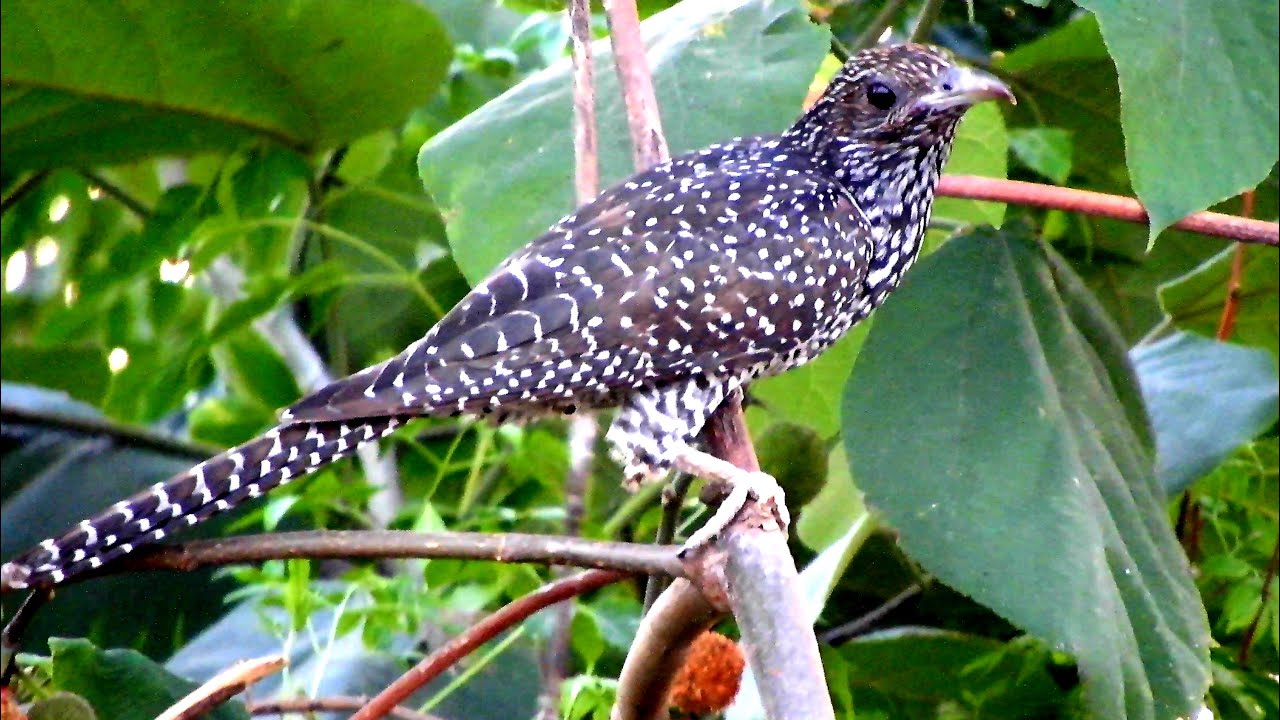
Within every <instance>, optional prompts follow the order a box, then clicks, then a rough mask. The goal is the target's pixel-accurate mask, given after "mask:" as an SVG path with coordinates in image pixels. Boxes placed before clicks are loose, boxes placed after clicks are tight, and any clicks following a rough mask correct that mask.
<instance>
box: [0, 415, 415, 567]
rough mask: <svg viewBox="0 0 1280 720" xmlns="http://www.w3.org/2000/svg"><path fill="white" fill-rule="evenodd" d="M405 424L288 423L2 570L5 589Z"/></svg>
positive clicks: (95, 558)
mask: <svg viewBox="0 0 1280 720" xmlns="http://www.w3.org/2000/svg"><path fill="white" fill-rule="evenodd" d="M399 424H400V421H399V420H398V419H397V418H374V419H370V420H361V421H358V422H357V421H352V422H341V423H340V422H323V423H305V424H294V425H283V426H281V427H277V428H274V429H272V430H270V431H268V432H267V433H266V434H264V435H262V436H260V437H257V438H254V439H253V440H250V441H248V442H246V443H244V444H243V445H240V446H238V447H234V448H232V449H230V450H227V451H226V452H224V453H221V454H220V455H216V456H214V457H212V458H210V459H208V460H206V461H204V462H202V463H200V464H199V465H196V466H195V467H193V468H191V469H190V470H188V471H186V472H184V473H181V474H179V475H177V476H175V477H173V478H170V479H169V480H167V481H165V482H161V483H156V484H155V485H152V486H151V487H150V488H148V489H146V490H143V491H142V492H140V493H138V494H136V495H134V496H133V497H131V498H128V499H127V500H122V501H120V502H118V503H116V504H114V505H112V506H111V507H109V508H107V509H106V510H103V511H102V512H100V513H98V514H97V515H95V516H93V517H91V518H88V519H86V520H82V521H80V523H78V524H77V525H76V526H75V527H74V528H72V529H70V530H68V531H67V532H65V533H63V534H62V535H61V536H59V537H56V538H49V539H47V540H44V541H42V542H41V543H40V544H39V545H36V546H35V547H33V548H31V549H30V550H28V551H26V552H25V553H23V554H21V555H19V556H18V557H16V558H14V559H13V560H12V561H10V562H7V563H5V564H4V566H3V568H0V584H3V585H4V587H6V588H13V589H21V588H27V587H42V586H49V585H55V584H57V583H60V582H63V581H65V580H67V579H68V578H71V577H74V576H75V575H78V574H80V573H83V572H87V571H89V570H93V569H96V568H99V567H101V566H103V565H104V564H106V563H109V562H111V561H112V560H115V559H116V558H119V557H121V556H123V555H126V554H128V553H130V552H132V551H133V550H134V549H136V548H138V547H140V546H142V545H147V544H150V543H153V542H156V541H159V540H162V539H164V538H165V537H168V536H169V535H171V534H172V533H174V532H177V531H179V530H181V529H182V528H185V527H188V526H191V525H195V524H196V523H199V522H201V521H203V520H205V519H207V518H209V517H212V516H213V515H216V514H218V513H221V512H224V511H226V510H230V509H231V508H233V507H235V506H237V505H239V504H240V503H242V502H244V501H246V500H249V499H252V498H256V497H258V496H259V495H262V494H264V493H266V492H267V491H269V490H271V489H273V488H275V487H277V486H279V485H284V484H286V483H288V482H289V481H290V480H292V479H293V478H295V477H298V476H300V475H304V474H308V473H311V472H314V471H315V470H317V469H319V468H320V467H322V466H324V465H326V464H328V463H330V462H333V461H335V460H338V459H339V458H342V457H344V456H345V455H346V454H348V453H349V452H351V451H352V450H354V449H355V448H356V447H358V446H360V445H363V444H365V443H367V442H371V441H373V440H377V439H378V438H380V437H383V436H385V435H388V434H390V433H391V431H392V430H394V429H395V428H396V427H397V426H398V425H399Z"/></svg>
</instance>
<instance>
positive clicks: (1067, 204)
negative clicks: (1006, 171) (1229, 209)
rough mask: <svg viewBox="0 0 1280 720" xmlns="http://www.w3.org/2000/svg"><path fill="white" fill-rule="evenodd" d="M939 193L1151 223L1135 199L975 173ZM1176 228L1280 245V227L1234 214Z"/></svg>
mask: <svg viewBox="0 0 1280 720" xmlns="http://www.w3.org/2000/svg"><path fill="white" fill-rule="evenodd" d="M938 194H939V195H945V196H947V197H956V198H967V199H970V200H994V201H996V202H1005V203H1013V204H1015V205H1030V206H1032V207H1042V208H1049V209H1052V210H1067V211H1070V212H1079V213H1085V214H1086V215H1095V216H1098V217H1107V218H1112V219H1114V220H1125V221H1127V222H1133V223H1146V222H1147V221H1148V217H1147V211H1146V210H1144V209H1143V208H1142V204H1141V203H1139V202H1138V201H1137V200H1134V199H1133V198H1128V197H1123V196H1121V195H1108V194H1106V193H1099V192H1092V191H1089V190H1075V189H1072V188H1064V187H1058V186H1056V185H1042V184H1040V183H1030V182H1022V181H1020V180H1000V179H997V178H986V177H978V176H976V175H944V176H943V177H942V179H941V181H939V182H938ZM1172 227H1173V228H1175V229H1177V230H1185V231H1187V232H1193V233H1199V234H1201V235H1212V236H1214V237H1223V238H1229V239H1232V240H1239V241H1240V242H1245V243H1254V244H1258V245H1271V246H1277V245H1280V225H1277V224H1276V223H1273V222H1263V221H1261V220H1252V219H1249V218H1243V217H1237V216H1235V215H1224V214H1222V213H1215V212H1199V213H1196V214H1194V215H1190V216H1188V217H1186V218H1183V219H1182V220H1179V221H1178V222H1176V223H1174V224H1173V226H1172Z"/></svg>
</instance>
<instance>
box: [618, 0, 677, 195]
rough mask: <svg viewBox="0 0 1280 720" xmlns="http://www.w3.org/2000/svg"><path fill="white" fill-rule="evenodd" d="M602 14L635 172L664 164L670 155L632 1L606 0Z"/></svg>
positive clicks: (634, 4) (638, 19) (637, 15)
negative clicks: (610, 39) (625, 119)
mask: <svg viewBox="0 0 1280 720" xmlns="http://www.w3.org/2000/svg"><path fill="white" fill-rule="evenodd" d="M605 12H606V14H607V17H608V18H609V35H610V36H611V37H612V38H613V61H614V64H615V65H616V66H617V69H618V84H619V85H620V86H621V87H622V102H623V104H624V105H626V108H627V127H629V128H630V130H631V155H632V158H633V159H634V161H635V166H636V170H646V169H648V168H651V167H653V166H654V165H658V164H660V163H664V162H666V161H667V159H668V158H670V157H671V151H670V150H669V149H668V148H667V138H666V136H664V135H663V134H662V118H661V117H660V115H659V113H658V98H657V96H656V95H655V94H654V92H653V79H652V76H651V74H650V72H649V59H648V57H646V56H645V52H644V41H643V40H642V39H641V37H640V15H639V13H638V12H637V11H636V3H635V0H606V1H605Z"/></svg>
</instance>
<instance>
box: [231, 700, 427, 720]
mask: <svg viewBox="0 0 1280 720" xmlns="http://www.w3.org/2000/svg"><path fill="white" fill-rule="evenodd" d="M370 699H371V698H369V697H366V696H363V695H332V696H329V697H321V698H291V699H288V700H263V701H262V702H249V703H245V710H247V711H248V713H249V714H250V715H293V714H295V713H298V714H302V713H318V712H354V711H356V710H359V709H360V708H362V707H364V706H365V705H368V704H369V700H370ZM387 717H391V718H397V720H440V718H439V717H437V716H435V715H428V714H427V713H420V712H418V711H417V710H412V709H410V708H407V707H395V708H392V709H391V711H390V712H389V713H387Z"/></svg>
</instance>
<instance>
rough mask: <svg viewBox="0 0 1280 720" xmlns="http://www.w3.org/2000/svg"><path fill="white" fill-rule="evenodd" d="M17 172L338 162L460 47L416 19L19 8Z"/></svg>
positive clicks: (423, 16) (94, 5)
mask: <svg viewBox="0 0 1280 720" xmlns="http://www.w3.org/2000/svg"><path fill="white" fill-rule="evenodd" d="M2 20H3V22H2V23H0V27H3V31H2V32H3V36H2V38H3V39H2V41H0V49H2V50H0V55H2V59H3V70H2V71H0V77H3V93H2V94H0V99H2V100H3V111H2V112H0V138H2V139H3V150H2V151H0V159H3V162H4V165H5V169H6V171H9V172H13V171H17V170H21V169H26V168H46V167H56V166H62V165H94V164H99V163H115V162H122V161H126V160H131V159H135V158H139V157H143V156H153V155H160V154H178V153H191V152H194V151H198V150H205V149H213V148H230V147H234V146H235V145H236V144H237V143H239V142H242V141H243V140H244V139H245V138H246V137H251V136H266V137H270V138H274V139H276V140H278V141H279V142H282V143H284V144H286V145H289V146H292V147H295V148H299V149H308V148H319V147H327V146H332V145H335V144H338V143H341V142H345V141H348V140H353V139H355V138H356V137H358V136H360V135H362V134H364V133H367V132H370V131H372V130H375V129H378V128H383V127H389V126H392V125H395V124H397V123H398V122H399V121H401V120H402V119H403V118H404V117H405V116H406V115H407V114H408V113H409V111H410V110H411V109H413V108H414V107H416V106H418V105H420V104H422V103H423V102H425V101H426V100H427V98H428V97H430V95H431V93H432V92H433V91H434V90H435V88H436V86H437V85H438V84H439V82H440V80H441V79H442V78H443V77H444V73H445V70H446V69H447V67H448V64H449V58H450V55H451V48H452V45H451V43H450V42H449V41H448V39H447V36H446V34H445V32H444V30H443V29H442V27H441V25H440V23H439V22H438V21H437V20H436V18H435V16H434V15H433V14H432V13H431V12H430V11H429V10H427V9H426V8H424V7H422V6H421V5H420V4H418V3H414V2H410V1H409V0H394V1H392V0H388V1H386V2H380V3H377V4H375V5H372V6H371V5H369V4H367V3H363V2H358V1H357V0H295V1H294V2H290V3H262V2H254V1H253V0H226V1H224V2H217V3H203V2H201V3H172V2H165V1H164V0H131V1H130V2H124V3H99V2H90V1H89V0H48V1H46V0H12V1H10V0H6V1H5V3H4V5H3V12H2Z"/></svg>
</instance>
